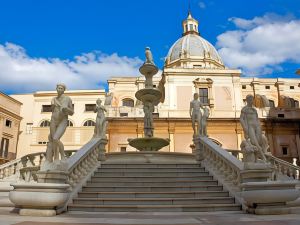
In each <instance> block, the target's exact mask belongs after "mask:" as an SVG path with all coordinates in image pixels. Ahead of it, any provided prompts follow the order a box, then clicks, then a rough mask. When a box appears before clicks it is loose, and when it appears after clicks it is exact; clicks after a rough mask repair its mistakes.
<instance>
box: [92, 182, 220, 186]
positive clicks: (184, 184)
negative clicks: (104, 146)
mask: <svg viewBox="0 0 300 225" xmlns="http://www.w3.org/2000/svg"><path fill="white" fill-rule="evenodd" d="M200 185H218V181H216V180H196V181H195V180H181V181H120V182H118V181H116V182H113V181H99V182H96V181H93V182H91V181H88V182H87V186H89V187H92V186H97V187H118V186H123V187H134V186H145V187H152V186H157V187H169V186H173V187H178V186H187V187H192V186H200Z"/></svg>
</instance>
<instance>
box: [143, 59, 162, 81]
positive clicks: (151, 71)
mask: <svg viewBox="0 0 300 225" xmlns="http://www.w3.org/2000/svg"><path fill="white" fill-rule="evenodd" d="M157 72H158V68H157V66H155V65H154V64H152V63H144V64H143V65H142V66H141V67H140V73H141V74H143V75H145V77H146V79H147V78H150V77H152V76H153V75H155V74H157Z"/></svg>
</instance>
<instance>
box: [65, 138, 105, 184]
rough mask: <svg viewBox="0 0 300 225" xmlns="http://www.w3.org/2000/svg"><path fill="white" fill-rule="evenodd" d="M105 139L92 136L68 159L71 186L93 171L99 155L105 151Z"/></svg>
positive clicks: (97, 163) (96, 165) (97, 164)
mask: <svg viewBox="0 0 300 225" xmlns="http://www.w3.org/2000/svg"><path fill="white" fill-rule="evenodd" d="M106 144H107V139H101V138H93V139H92V140H90V141H89V142H88V143H87V144H85V145H84V146H82V147H81V148H80V149H79V150H78V151H77V152H76V153H75V154H74V155H72V156H71V157H70V158H69V159H68V160H67V163H68V174H69V179H68V183H69V184H70V186H71V187H74V186H76V184H78V183H79V182H80V181H81V180H82V178H84V177H86V176H87V174H88V173H90V172H94V168H95V167H98V166H99V161H98V158H99V155H100V153H101V152H102V151H105V145H106Z"/></svg>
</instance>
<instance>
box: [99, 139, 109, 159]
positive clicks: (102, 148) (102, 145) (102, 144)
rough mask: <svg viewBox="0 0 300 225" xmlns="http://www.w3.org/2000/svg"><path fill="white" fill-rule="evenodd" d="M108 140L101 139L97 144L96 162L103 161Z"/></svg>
mask: <svg viewBox="0 0 300 225" xmlns="http://www.w3.org/2000/svg"><path fill="white" fill-rule="evenodd" d="M107 142H108V140H107V139H106V138H103V139H101V141H100V144H99V147H98V148H99V154H98V160H99V161H105V160H106V155H105V146H106V144H107Z"/></svg>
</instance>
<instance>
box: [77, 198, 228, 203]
mask: <svg viewBox="0 0 300 225" xmlns="http://www.w3.org/2000/svg"><path fill="white" fill-rule="evenodd" d="M73 203H74V204H83V205H199V204H229V203H234V198H232V197H203V198H111V199H109V198H74V199H73Z"/></svg>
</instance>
